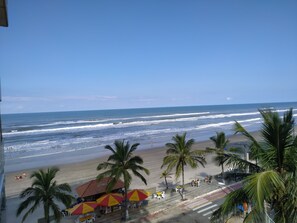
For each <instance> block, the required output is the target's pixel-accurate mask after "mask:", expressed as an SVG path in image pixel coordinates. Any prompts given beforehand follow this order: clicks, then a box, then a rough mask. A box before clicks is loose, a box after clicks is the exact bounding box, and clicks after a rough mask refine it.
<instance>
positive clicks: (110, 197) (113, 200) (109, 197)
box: [96, 193, 124, 207]
mask: <svg viewBox="0 0 297 223" xmlns="http://www.w3.org/2000/svg"><path fill="white" fill-rule="evenodd" d="M123 200H124V197H123V195H121V194H118V193H110V194H105V195H103V196H102V197H100V198H98V199H97V200H96V201H97V204H98V206H106V207H110V206H114V205H118V204H120V203H121V202H122V201H123Z"/></svg>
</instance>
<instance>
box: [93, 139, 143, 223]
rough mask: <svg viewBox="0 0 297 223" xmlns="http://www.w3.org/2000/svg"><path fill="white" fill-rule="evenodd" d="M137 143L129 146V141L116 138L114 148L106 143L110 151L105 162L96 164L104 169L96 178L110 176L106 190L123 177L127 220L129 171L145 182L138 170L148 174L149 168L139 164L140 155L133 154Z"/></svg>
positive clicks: (141, 161)
mask: <svg viewBox="0 0 297 223" xmlns="http://www.w3.org/2000/svg"><path fill="white" fill-rule="evenodd" d="M138 145H139V143H135V144H133V145H132V146H131V147H130V144H129V142H125V141H124V140H116V141H115V142H114V148H112V147H111V146H110V145H106V146H105V149H107V150H109V151H111V152H112V155H110V156H109V158H108V160H107V162H104V163H100V164H99V165H98V166H97V170H99V171H100V170H106V171H105V172H102V173H100V174H99V175H98V176H97V179H98V180H101V179H102V178H104V177H111V178H112V180H111V181H110V182H109V183H108V185H107V192H109V191H111V189H112V188H113V187H114V185H115V184H116V182H117V181H118V180H119V179H120V178H123V179H124V188H125V220H128V218H129V213H128V200H127V192H128V189H129V186H130V184H131V181H132V176H131V174H130V173H131V172H132V173H133V174H134V175H135V176H137V177H138V178H140V179H141V180H142V181H143V182H144V183H145V184H147V183H146V179H145V178H144V176H143V175H141V173H140V172H139V171H143V172H144V173H145V174H147V175H148V174H149V170H148V169H146V168H144V167H143V166H141V164H143V159H142V158H141V157H140V156H133V152H134V151H135V150H136V149H137V146H138Z"/></svg>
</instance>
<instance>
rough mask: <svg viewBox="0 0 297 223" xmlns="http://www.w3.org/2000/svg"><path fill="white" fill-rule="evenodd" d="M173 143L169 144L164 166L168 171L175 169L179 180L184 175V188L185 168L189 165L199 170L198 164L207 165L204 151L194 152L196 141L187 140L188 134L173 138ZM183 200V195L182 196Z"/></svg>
mask: <svg viewBox="0 0 297 223" xmlns="http://www.w3.org/2000/svg"><path fill="white" fill-rule="evenodd" d="M172 140H173V143H167V144H166V147H167V148H168V149H167V151H166V156H165V157H164V158H163V165H162V167H164V166H167V169H166V171H167V172H170V171H171V170H173V169H175V176H176V178H179V177H180V175H182V186H183V187H184V168H185V166H187V165H189V166H190V167H191V168H197V167H198V164H200V165H202V166H203V167H204V164H206V161H205V158H204V154H205V151H202V150H192V146H193V144H194V139H190V140H186V133H184V134H182V135H178V134H177V135H176V136H174V137H172ZM181 196H182V199H183V195H182V194H181Z"/></svg>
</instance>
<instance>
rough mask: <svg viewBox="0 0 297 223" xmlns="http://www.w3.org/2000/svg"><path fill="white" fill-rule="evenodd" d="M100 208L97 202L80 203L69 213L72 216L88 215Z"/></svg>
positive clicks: (70, 209) (69, 210)
mask: <svg viewBox="0 0 297 223" xmlns="http://www.w3.org/2000/svg"><path fill="white" fill-rule="evenodd" d="M97 206H98V204H97V202H95V201H87V202H83V203H79V204H77V205H75V206H74V207H72V208H69V209H68V212H69V213H70V214H71V215H81V214H86V213H89V212H93V211H94V209H95V208H96V207H97Z"/></svg>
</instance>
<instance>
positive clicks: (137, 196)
mask: <svg viewBox="0 0 297 223" xmlns="http://www.w3.org/2000/svg"><path fill="white" fill-rule="evenodd" d="M127 197H128V199H129V201H142V200H144V199H146V198H147V197H148V194H147V192H146V191H144V190H140V189H134V190H131V191H129V192H128V194H127Z"/></svg>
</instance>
